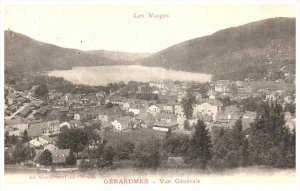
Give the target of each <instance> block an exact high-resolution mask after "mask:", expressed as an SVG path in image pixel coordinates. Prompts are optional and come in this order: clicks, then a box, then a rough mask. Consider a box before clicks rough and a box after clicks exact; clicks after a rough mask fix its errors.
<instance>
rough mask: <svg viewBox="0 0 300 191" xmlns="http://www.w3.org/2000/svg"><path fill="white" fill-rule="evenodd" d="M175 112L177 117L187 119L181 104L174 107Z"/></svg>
mask: <svg viewBox="0 0 300 191" xmlns="http://www.w3.org/2000/svg"><path fill="white" fill-rule="evenodd" d="M174 112H175V115H177V116H179V117H185V114H184V110H183V107H182V105H181V104H180V103H179V104H176V105H174Z"/></svg>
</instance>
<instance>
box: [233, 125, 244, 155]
mask: <svg viewBox="0 0 300 191" xmlns="http://www.w3.org/2000/svg"><path fill="white" fill-rule="evenodd" d="M242 131H243V125H242V120H241V119H239V120H237V121H236V123H235V125H234V126H233V129H232V132H231V134H232V139H231V140H232V149H233V150H236V149H239V148H240V147H241V145H242V142H243V134H242Z"/></svg>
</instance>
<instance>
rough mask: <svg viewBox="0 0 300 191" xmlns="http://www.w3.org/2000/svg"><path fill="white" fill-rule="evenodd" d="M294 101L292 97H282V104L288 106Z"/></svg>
mask: <svg viewBox="0 0 300 191" xmlns="http://www.w3.org/2000/svg"><path fill="white" fill-rule="evenodd" d="M294 101H295V99H294V98H293V97H292V96H285V97H284V102H286V103H288V104H290V103H293V102H294Z"/></svg>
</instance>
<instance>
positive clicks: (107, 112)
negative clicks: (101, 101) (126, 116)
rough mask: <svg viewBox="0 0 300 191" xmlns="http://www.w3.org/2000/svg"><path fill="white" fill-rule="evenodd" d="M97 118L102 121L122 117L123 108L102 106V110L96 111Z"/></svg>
mask: <svg viewBox="0 0 300 191" xmlns="http://www.w3.org/2000/svg"><path fill="white" fill-rule="evenodd" d="M95 113H96V119H97V120H100V121H101V122H111V121H113V120H115V119H118V118H120V117H121V116H122V115H121V110H120V108H119V107H118V106H114V107H112V108H101V109H100V110H97V111H95Z"/></svg>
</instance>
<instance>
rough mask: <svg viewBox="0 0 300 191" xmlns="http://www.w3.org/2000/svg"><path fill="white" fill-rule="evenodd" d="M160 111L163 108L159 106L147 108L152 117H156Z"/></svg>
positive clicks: (154, 105)
mask: <svg viewBox="0 0 300 191" xmlns="http://www.w3.org/2000/svg"><path fill="white" fill-rule="evenodd" d="M162 109H163V106H162V105H161V104H153V105H151V106H150V107H149V108H148V111H149V113H151V114H152V115H156V114H157V113H160V112H161V110H162Z"/></svg>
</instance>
